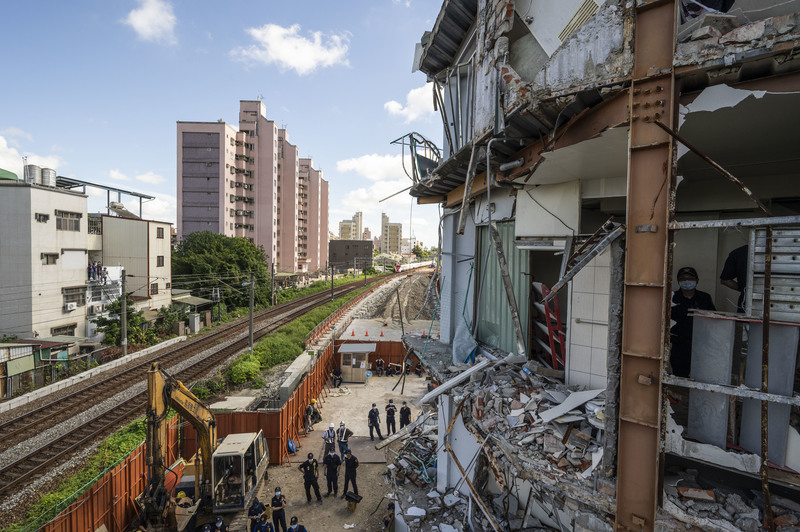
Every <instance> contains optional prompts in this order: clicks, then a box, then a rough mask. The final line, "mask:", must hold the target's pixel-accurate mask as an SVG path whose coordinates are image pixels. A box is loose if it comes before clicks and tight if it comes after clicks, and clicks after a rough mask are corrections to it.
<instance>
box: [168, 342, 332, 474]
mask: <svg viewBox="0 0 800 532" xmlns="http://www.w3.org/2000/svg"><path fill="white" fill-rule="evenodd" d="M333 367H334V353H333V344H328V346H326V347H325V349H324V350H323V351H322V352H321V353H320V355H319V358H318V359H317V361H316V363H315V364H314V366H313V367H312V368H311V371H309V372H308V375H306V376H305V378H304V379H303V380H302V382H301V383H300V385H299V386H298V387H297V388H296V389H295V390H294V392H293V393H292V395H291V396H290V397H289V399H288V400H287V401H286V402H285V403H284V404H283V405H282V406H281V408H280V409H279V410H266V411H258V412H233V413H229V414H217V415H216V420H217V437H218V438H223V437H225V436H227V435H228V434H235V433H238V432H258V431H259V430H262V431H264V437H265V438H266V439H267V445H268V446H269V462H270V464H282V463H283V462H285V461H287V460H290V456H289V449H288V444H287V443H288V440H289V439H291V440H293V441H295V442H299V438H300V436H305V432H304V430H305V428H304V426H303V415H304V413H305V409H306V405H308V403H310V402H311V399H317V400H318V401H320V402H319V403H317V404H318V406H320V407H321V408H324V406H323V405H322V404H321V403H322V402H323V401H324V396H325V393H324V391H325V384H326V383H327V381H328V377H329V376H330V373H331V371H332V370H333ZM196 451H197V436H196V434H195V432H194V428H193V427H191V426H187V427H186V428H185V430H184V432H183V441H182V452H183V456H185V457H190V456H192V455H194V453H195V452H196Z"/></svg>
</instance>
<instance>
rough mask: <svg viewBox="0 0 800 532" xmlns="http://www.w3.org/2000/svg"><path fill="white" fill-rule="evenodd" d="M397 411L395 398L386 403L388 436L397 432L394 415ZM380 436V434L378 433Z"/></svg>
mask: <svg viewBox="0 0 800 532" xmlns="http://www.w3.org/2000/svg"><path fill="white" fill-rule="evenodd" d="M396 412H397V407H396V406H395V404H394V399H389V404H387V405H386V436H387V437H388V436H390V435H391V434H394V433H395V432H397V429H395V424H394V415H395V413H396ZM378 435H379V436H380V434H378Z"/></svg>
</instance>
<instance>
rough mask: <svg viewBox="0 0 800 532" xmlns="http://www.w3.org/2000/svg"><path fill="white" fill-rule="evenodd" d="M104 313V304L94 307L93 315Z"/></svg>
mask: <svg viewBox="0 0 800 532" xmlns="http://www.w3.org/2000/svg"><path fill="white" fill-rule="evenodd" d="M102 312H103V305H102V303H98V304H96V305H92V314H101V313H102Z"/></svg>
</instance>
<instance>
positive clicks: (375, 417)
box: [367, 403, 383, 441]
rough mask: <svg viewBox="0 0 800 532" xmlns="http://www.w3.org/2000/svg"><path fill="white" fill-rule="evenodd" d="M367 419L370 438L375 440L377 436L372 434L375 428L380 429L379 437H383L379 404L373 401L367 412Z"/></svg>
mask: <svg viewBox="0 0 800 532" xmlns="http://www.w3.org/2000/svg"><path fill="white" fill-rule="evenodd" d="M367 421H368V423H369V439H370V440H372V441H375V436H373V435H372V431H373V430H376V431H378V438H380V439H383V435H381V411H380V410H378V406H377V405H376V404H375V403H372V409H370V411H369V414H367Z"/></svg>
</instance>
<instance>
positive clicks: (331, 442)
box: [322, 423, 336, 456]
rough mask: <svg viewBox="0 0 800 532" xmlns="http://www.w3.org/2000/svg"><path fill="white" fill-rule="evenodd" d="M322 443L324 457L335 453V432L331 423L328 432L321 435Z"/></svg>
mask: <svg viewBox="0 0 800 532" xmlns="http://www.w3.org/2000/svg"><path fill="white" fill-rule="evenodd" d="M322 441H324V442H325V451H324V453H325V456H328V453H331V452H334V451H336V430H334V428H333V423H331V424H330V425H328V430H326V431H325V432H323V433H322Z"/></svg>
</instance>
